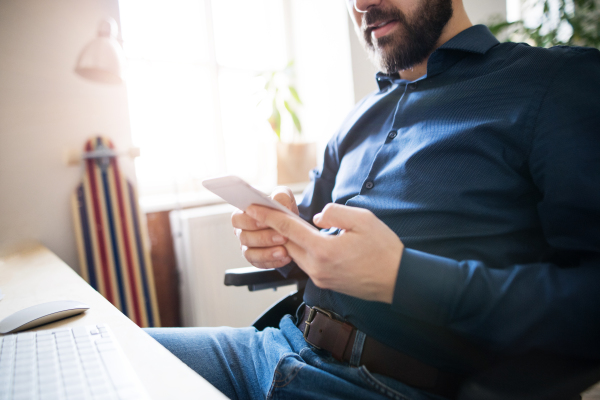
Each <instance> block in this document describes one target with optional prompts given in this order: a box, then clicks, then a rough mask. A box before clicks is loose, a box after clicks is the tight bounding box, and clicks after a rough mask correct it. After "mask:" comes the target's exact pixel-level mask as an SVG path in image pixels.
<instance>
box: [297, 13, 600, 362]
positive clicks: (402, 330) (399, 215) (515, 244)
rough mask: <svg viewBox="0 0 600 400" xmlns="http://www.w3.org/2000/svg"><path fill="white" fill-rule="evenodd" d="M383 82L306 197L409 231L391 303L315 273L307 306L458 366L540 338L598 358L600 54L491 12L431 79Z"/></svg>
mask: <svg viewBox="0 0 600 400" xmlns="http://www.w3.org/2000/svg"><path fill="white" fill-rule="evenodd" d="M377 81H378V84H379V91H377V92H376V93H373V94H371V95H370V96H368V97H367V98H365V99H364V100H363V101H362V102H360V103H359V104H357V106H356V107H355V109H354V110H353V111H352V112H351V114H350V115H349V117H348V118H347V120H346V121H345V122H344V123H343V125H342V126H341V128H340V130H339V132H337V134H335V135H334V136H333V138H332V139H331V140H330V142H329V144H328V146H327V149H326V151H325V157H324V162H323V165H322V167H320V168H318V169H316V170H315V171H313V173H312V177H311V184H310V185H309V187H308V188H307V190H306V191H305V193H304V197H303V201H302V202H301V204H300V207H299V208H300V213H301V215H302V216H303V217H304V218H305V219H307V220H311V219H312V216H313V215H314V214H316V213H318V212H320V211H321V210H322V209H323V207H324V206H325V205H326V204H327V203H330V202H335V203H339V204H345V205H348V206H353V207H362V208H366V209H369V210H371V211H372V212H373V213H374V214H375V215H376V216H377V217H378V218H380V219H381V220H382V221H383V222H384V223H386V224H387V225H388V226H389V227H390V228H391V229H392V230H393V231H394V232H395V233H396V234H397V235H398V236H399V237H400V239H401V240H402V242H403V243H404V245H405V246H406V248H405V250H404V253H403V255H402V260H401V264H400V266H399V273H398V278H397V282H396V286H395V292H394V298H393V304H391V305H389V304H383V303H379V302H369V301H364V300H360V299H357V298H354V297H351V296H347V295H344V294H340V293H336V292H333V291H330V290H321V289H319V288H317V287H316V286H315V285H314V284H313V283H312V282H310V281H309V283H308V285H307V289H306V292H305V301H306V302H307V304H309V305H311V306H320V307H323V308H327V309H331V310H334V311H335V312H337V313H338V314H340V315H341V316H343V317H344V318H346V319H348V320H349V322H351V323H353V324H354V325H355V326H356V327H358V329H360V330H362V331H364V332H365V333H367V334H368V335H371V336H373V337H374V338H376V339H378V340H379V341H381V342H383V343H386V344H388V345H390V346H392V347H394V348H396V349H398V350H400V351H403V352H405V353H407V354H409V355H412V356H413V357H416V358H419V359H421V360H423V361H425V362H428V363H430V364H432V365H434V366H437V367H439V368H442V369H446V370H452V371H455V372H460V371H462V372H468V371H472V370H474V369H476V368H477V366H478V365H481V363H482V362H484V361H485V360H486V359H491V358H494V357H496V356H498V355H510V354H518V353H523V352H527V351H530V350H544V351H551V352H558V353H563V354H569V355H574V356H580V357H587V358H595V359H600V52H598V51H597V50H595V49H588V48H573V47H554V48H552V49H542V48H534V47H530V46H528V45H526V44H515V43H502V44H501V43H499V42H498V41H497V40H496V39H495V38H494V36H493V35H492V34H491V33H490V32H489V30H488V29H487V28H486V27H484V26H482V25H478V26H474V27H471V28H469V29H467V30H465V31H463V32H461V33H460V34H458V35H457V36H455V37H454V38H453V39H451V40H450V41H448V42H447V43H445V44H444V45H443V46H441V47H440V48H438V49H437V50H436V51H435V52H434V53H433V54H432V55H431V57H430V59H429V61H428V64H427V75H426V77H424V78H422V79H419V80H417V81H414V82H408V81H406V80H402V79H400V77H399V76H398V75H392V76H389V75H383V74H381V73H379V74H377ZM366 268H368V266H366Z"/></svg>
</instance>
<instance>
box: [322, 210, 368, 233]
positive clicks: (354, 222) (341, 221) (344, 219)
mask: <svg viewBox="0 0 600 400" xmlns="http://www.w3.org/2000/svg"><path fill="white" fill-rule="evenodd" d="M371 214H372V213H371V212H370V211H369V210H365V209H364V208H358V207H349V206H343V205H341V204H335V203H329V204H327V205H326V206H325V208H323V211H321V212H320V213H319V214H316V215H315V216H314V217H313V222H314V223H315V225H316V226H318V227H319V228H325V229H329V228H332V227H336V228H340V229H345V230H352V229H353V228H355V227H356V226H360V225H361V224H362V223H363V221H364V220H365V219H366V218H368V216H369V215H371Z"/></svg>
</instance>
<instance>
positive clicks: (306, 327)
mask: <svg viewBox="0 0 600 400" xmlns="http://www.w3.org/2000/svg"><path fill="white" fill-rule="evenodd" d="M317 313H321V314H324V315H326V316H327V317H329V318H330V319H334V318H333V313H331V312H329V311H327V310H323V309H322V308H319V307H312V308H311V309H310V312H309V313H308V318H307V319H306V321H305V322H304V340H305V341H306V343H308V344H310V345H311V346H313V347H315V348H317V349H319V350H322V349H321V348H320V347H319V346H316V345H314V344H312V343H311V342H310V340H308V332H309V331H310V324H311V323H312V322H313V321H314V319H315V316H316V315H317Z"/></svg>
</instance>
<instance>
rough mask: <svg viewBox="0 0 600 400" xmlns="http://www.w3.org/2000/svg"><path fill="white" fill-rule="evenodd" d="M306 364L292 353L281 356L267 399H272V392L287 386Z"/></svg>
mask: <svg viewBox="0 0 600 400" xmlns="http://www.w3.org/2000/svg"><path fill="white" fill-rule="evenodd" d="M305 365H306V364H305V363H304V361H302V359H301V358H300V357H299V356H298V355H297V354H294V353H285V354H283V355H282V356H281V358H280V359H279V361H278V362H277V366H276V367H275V372H273V381H272V383H271V388H270V389H269V394H268V395H267V399H270V398H272V396H273V391H274V390H276V389H278V388H282V387H285V386H287V385H288V384H289V383H290V382H291V381H292V380H294V378H295V377H296V375H298V372H300V370H301V369H302V368H304V366H305Z"/></svg>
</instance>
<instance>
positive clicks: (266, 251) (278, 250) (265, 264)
mask: <svg viewBox="0 0 600 400" xmlns="http://www.w3.org/2000/svg"><path fill="white" fill-rule="evenodd" d="M242 254H243V255H244V258H245V259H246V260H248V262H249V263H250V264H252V265H254V266H255V267H257V268H279V267H283V266H284V265H287V264H289V263H290V262H292V259H291V257H290V256H289V255H288V252H287V250H286V249H285V247H283V246H277V247H269V248H249V247H245V246H244V247H242Z"/></svg>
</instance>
